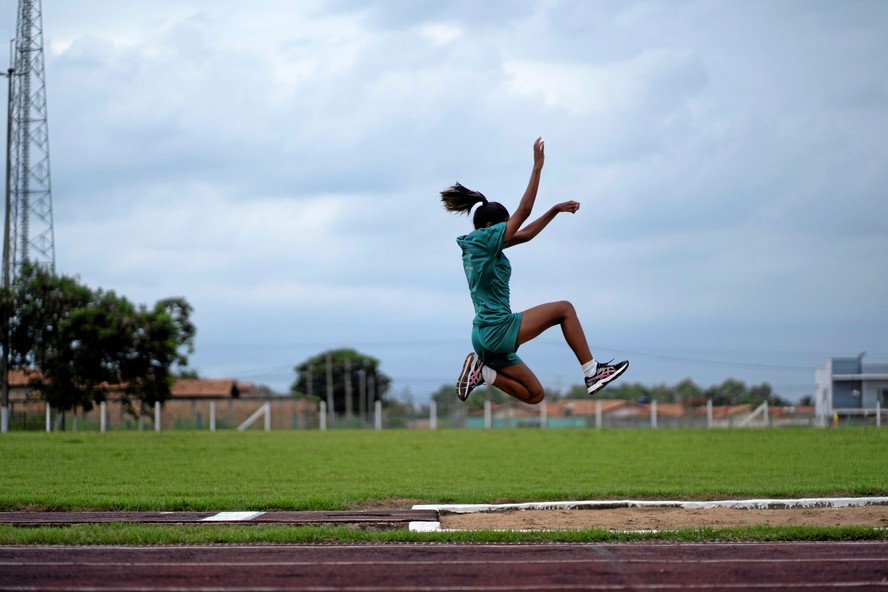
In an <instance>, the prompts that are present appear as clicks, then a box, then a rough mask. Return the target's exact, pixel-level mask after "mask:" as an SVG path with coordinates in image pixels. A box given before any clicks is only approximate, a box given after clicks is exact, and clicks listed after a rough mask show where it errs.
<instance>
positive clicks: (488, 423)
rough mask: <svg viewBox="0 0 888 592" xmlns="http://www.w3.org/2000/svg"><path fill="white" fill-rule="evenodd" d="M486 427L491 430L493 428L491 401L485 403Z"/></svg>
mask: <svg viewBox="0 0 888 592" xmlns="http://www.w3.org/2000/svg"><path fill="white" fill-rule="evenodd" d="M484 427H485V428H487V429H490V428H491V427H493V420H492V417H491V412H490V400H489V399H488V400H486V401H484Z"/></svg>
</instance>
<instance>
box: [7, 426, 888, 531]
mask: <svg viewBox="0 0 888 592" xmlns="http://www.w3.org/2000/svg"><path fill="white" fill-rule="evenodd" d="M886 449H888V430H879V429H874V428H872V429H867V428H847V429H822V430H821V429H764V430H714V431H708V430H629V429H626V430H601V431H596V430H527V431H524V430H484V431H482V430H477V431H475V430H440V431H434V432H432V431H416V430H413V431H394V430H390V431H381V432H375V431H327V432H316V431H311V432H308V431H306V432H270V433H265V432H233V431H232V432H228V431H223V432H215V433H210V432H165V433H160V434H156V433H153V432H116V433H106V434H99V433H86V432H81V433H53V434H46V433H9V434H4V435H3V436H2V437H0V458H2V467H3V469H2V471H3V479H2V481H0V510H4V511H12V510H25V509H29V510H35V509H42V510H87V509H101V510H321V509H323V510H342V509H353V508H359V507H362V506H365V505H367V504H375V505H380V504H384V503H385V502H386V500H390V501H391V500H410V501H415V502H417V503H423V502H425V503H433V502H458V503H482V502H501V501H538V500H570V499H607V498H648V499H666V498H673V499H674V498H685V499H717V498H737V497H807V496H837V495H855V496H858V495H886V494H888V455H886V454H885V450H886ZM401 503H402V504H403V501H401ZM201 528H203V530H201V531H200V533H199V534H198V535H196V536H204V535H205V534H206V533H207V532H212V531H211V530H210V529H208V528H206V527H201ZM239 528H240V529H243V528H246V529H248V531H249V532H250V534H249V535H248V536H249V537H253V536H256V533H261V532H264V533H265V534H264V535H261V536H279V534H275V535H272V534H271V533H272V532H273V531H274V529H263V530H259V529H256V528H255V527H234V528H233V530H232V529H231V528H228V529H226V528H217V529H216V531H215V532H216V533H217V534H216V535H214V537H213V538H214V540H217V539H219V538H220V537H221V538H222V539H225V540H228V539H227V538H226V537H228V536H230V533H232V532H240V531H238V529H239ZM156 529H157V527H154V530H156ZM250 529H252V530H250ZM63 530H64V529H55V530H52V529H50V530H49V531H48V532H50V533H51V532H55V533H56V534H57V535H58V534H59V533H60V532H62V531H63ZM176 530H178V531H179V532H180V533H187V532H191V530H190V529H173V531H169V530H167V531H163V532H175V531H176ZM297 530H298V529H297ZM297 530H294V529H290V531H291V532H290V534H289V535H287V536H288V537H289V538H290V539H292V538H294V537H295V538H299V536H301V535H296V534H295V533H296V531H297ZM329 530H330V532H334V531H336V529H329ZM44 531H47V529H13V528H3V529H0V541H4V540H5V541H8V540H10V537H13V539H14V540H18V541H20V542H23V541H25V540H26V539H27V540H30V539H28V537H26V536H25V535H24V533H29V535H28V536H38V535H39V536H44V535H40V533H41V532H44ZM121 531H126V532H128V533H129V534H127V535H125V536H124V535H123V534H121ZM137 531H138V532H141V533H142V534H138V532H137ZM149 531H152V529H145V528H142V530H141V531H140V530H139V529H138V528H133V527H127V528H124V529H122V528H107V527H105V528H104V529H103V528H100V527H92V528H85V527H79V528H75V527H72V528H71V529H68V530H64V532H66V533H67V534H66V535H65V536H77V533H78V532H80V533H87V534H85V535H82V536H85V537H86V538H87V539H88V540H91V541H92V540H99V539H101V538H102V537H99V536H98V534H96V533H98V532H104V533H105V534H106V535H109V536H111V539H110V540H112V541H114V542H120V541H121V538H120V537H123V539H126V537H135V538H136V539H138V538H139V537H140V536H147V535H145V533H147V532H149ZM115 532H116V533H117V534H116V535H115V534H114V533H115ZM277 532H278V533H280V532H282V531H280V530H278V531H277ZM319 532H323V531H322V530H318V529H313V530H312V529H310V530H309V531H306V533H307V534H306V535H305V536H308V537H314V536H318V533H319ZM855 532H856V531H855ZM72 533H73V534H72ZM109 533H110V534H109ZM133 533H136V534H133ZM201 533H202V534H201ZM222 533H227V534H224V535H223V534H222ZM697 534H699V533H697ZM772 534H773V533H772ZM46 536H49V535H46ZM181 536H183V537H184V538H189V537H190V536H191V535H187V536H186V535H185V534H182V535H181ZM238 536H241V535H238ZM243 536H247V535H243ZM331 536H333V535H331ZM336 536H339V535H335V536H334V538H335V537H336ZM352 536H358V535H352ZM360 536H364V535H360ZM379 536H400V535H391V534H388V535H379ZM571 536H577V535H571ZM693 536H697V535H693ZM719 536H724V535H723V534H722V535H719ZM762 536H766V537H767V536H771V535H769V534H767V533H764V534H763V535H762ZM830 536H840V537H845V538H847V536H848V535H847V533H845V534H841V533H840V532H839V531H832V532H831V534H830ZM861 536H863V535H861V534H860V533H859V532H858V533H857V534H856V535H855V537H854V538H860V537H861ZM16 537H18V538H16ZM23 537H24V538H23ZM149 538H151V539H155V538H156V535H152V536H150V537H149ZM126 540H130V539H126ZM43 542H45V541H43Z"/></svg>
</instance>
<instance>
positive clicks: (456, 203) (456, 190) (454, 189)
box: [441, 183, 487, 215]
mask: <svg viewBox="0 0 888 592" xmlns="http://www.w3.org/2000/svg"><path fill="white" fill-rule="evenodd" d="M441 201H442V202H443V204H444V209H445V210H447V211H448V212H451V213H454V214H466V215H468V213H469V212H470V211H471V210H472V208H473V207H474V206H475V204H476V203H479V202H480V203H487V198H486V197H484V194H483V193H481V192H480V191H472V190H471V189H466V188H465V187H463V186H462V185H460V184H459V183H457V184H455V185H451V186H450V187H448V188H447V189H445V190H444V191H442V192H441Z"/></svg>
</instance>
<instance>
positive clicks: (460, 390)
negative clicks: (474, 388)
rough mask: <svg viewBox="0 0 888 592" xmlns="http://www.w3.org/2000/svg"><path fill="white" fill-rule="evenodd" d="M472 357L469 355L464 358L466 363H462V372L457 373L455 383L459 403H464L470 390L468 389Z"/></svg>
mask: <svg viewBox="0 0 888 592" xmlns="http://www.w3.org/2000/svg"><path fill="white" fill-rule="evenodd" d="M473 357H474V356H473V355H472V354H469V355H467V356H466V361H465V362H463V369H462V372H460V373H459V380H457V381H456V396H457V397H459V400H460V401H465V400H466V399H468V398H469V393H470V392H471V389H470V388H469V382H470V381H471V378H472V370H473V365H472V358H473Z"/></svg>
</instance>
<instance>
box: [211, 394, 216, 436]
mask: <svg viewBox="0 0 888 592" xmlns="http://www.w3.org/2000/svg"><path fill="white" fill-rule="evenodd" d="M210 431H211V432H215V431H216V401H210Z"/></svg>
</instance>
